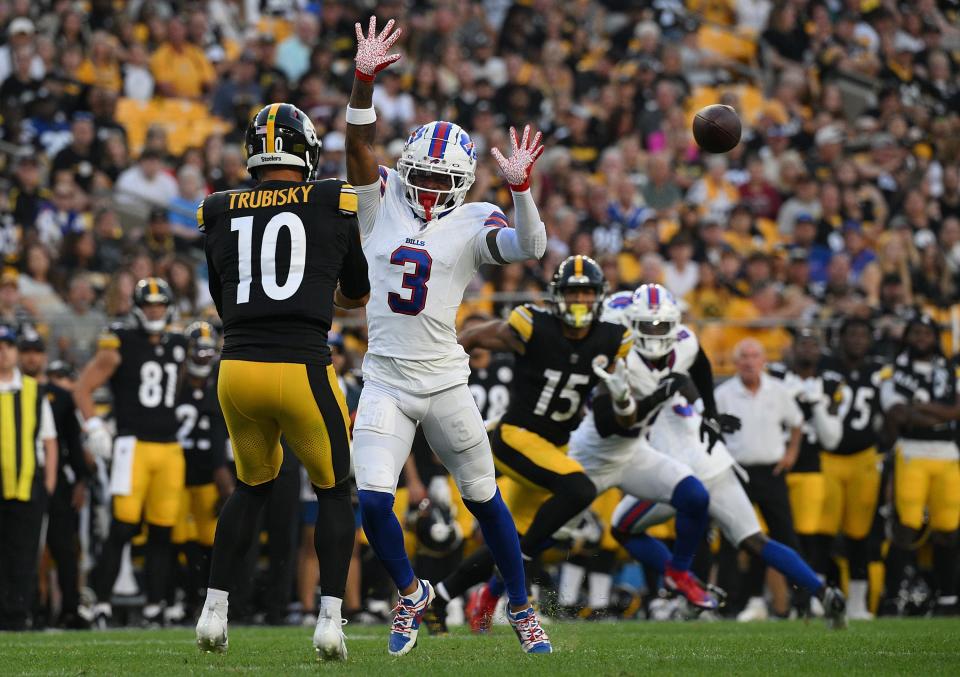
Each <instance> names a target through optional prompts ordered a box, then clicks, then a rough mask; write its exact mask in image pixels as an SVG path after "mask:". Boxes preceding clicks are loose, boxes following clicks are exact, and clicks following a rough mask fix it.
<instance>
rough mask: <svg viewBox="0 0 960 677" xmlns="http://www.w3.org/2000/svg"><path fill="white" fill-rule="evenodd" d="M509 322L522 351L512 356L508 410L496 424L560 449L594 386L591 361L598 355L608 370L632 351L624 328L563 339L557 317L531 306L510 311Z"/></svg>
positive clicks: (604, 325)
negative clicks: (610, 365) (537, 436)
mask: <svg viewBox="0 0 960 677" xmlns="http://www.w3.org/2000/svg"><path fill="white" fill-rule="evenodd" d="M508 321H509V324H510V326H511V327H512V328H513V330H514V332H515V333H516V334H517V336H519V337H520V340H521V341H523V343H524V345H525V346H526V350H525V351H524V353H523V354H522V355H517V358H516V366H515V367H514V386H513V392H512V394H511V397H510V406H509V407H508V408H507V413H506V414H504V415H503V418H502V419H501V422H502V423H505V424H508V425H514V426H517V427H518V428H524V429H525V430H529V431H530V432H533V433H536V434H537V435H539V436H540V437H542V438H544V439H545V440H547V441H549V442H551V443H552V444H555V445H557V446H563V445H565V444H566V443H567V441H568V440H569V438H570V433H571V432H572V431H573V430H574V429H575V428H576V427H577V425H578V424H579V423H580V419H581V418H582V411H583V405H584V404H586V401H587V396H588V395H589V394H590V391H591V389H592V388H593V387H594V386H595V385H596V384H597V381H598V380H599V379H598V378H597V375H596V374H594V373H593V359H594V358H595V357H597V356H598V355H603V356H605V357H606V358H607V364H613V362H614V360H616V359H619V358H625V357H626V356H627V354H628V353H629V352H630V348H631V346H632V345H633V337H632V334H631V332H630V330H629V329H626V328H625V327H624V326H623V325H620V324H613V323H612V322H602V321H598V322H594V323H593V326H592V327H591V328H590V332H589V333H588V334H587V335H586V336H585V337H584V338H582V339H580V340H578V341H574V340H571V339H568V338H566V337H565V336H564V335H563V323H562V321H561V320H560V319H559V318H558V317H556V316H555V315H553V314H552V313H549V312H546V311H544V310H541V309H539V308H537V307H536V306H533V305H524V306H520V307H518V308H515V309H514V310H513V312H512V313H511V314H510V319H509V320H508Z"/></svg>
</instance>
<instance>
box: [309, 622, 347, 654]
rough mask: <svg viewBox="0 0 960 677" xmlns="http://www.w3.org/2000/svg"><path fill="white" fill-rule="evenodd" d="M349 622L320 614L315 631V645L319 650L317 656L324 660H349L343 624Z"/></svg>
mask: <svg viewBox="0 0 960 677" xmlns="http://www.w3.org/2000/svg"><path fill="white" fill-rule="evenodd" d="M346 624H347V622H346V621H345V620H342V619H340V618H339V616H338V617H336V618H334V617H333V616H327V615H324V614H322V613H321V614H320V617H319V618H318V619H317V629H316V630H314V631H313V647H314V648H315V649H316V650H317V658H318V659H320V660H322V661H345V660H347V638H346V636H345V635H344V634H343V630H342V628H343V626H344V625H346Z"/></svg>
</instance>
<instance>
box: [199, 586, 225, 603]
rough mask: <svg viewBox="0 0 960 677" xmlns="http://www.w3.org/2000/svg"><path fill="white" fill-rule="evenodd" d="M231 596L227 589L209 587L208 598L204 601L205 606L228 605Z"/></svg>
mask: <svg viewBox="0 0 960 677" xmlns="http://www.w3.org/2000/svg"><path fill="white" fill-rule="evenodd" d="M229 596H230V593H229V592H227V591H226V590H217V589H216V588H207V599H206V601H205V602H204V603H203V605H204V606H219V605H221V604H222V605H223V606H227V597H229Z"/></svg>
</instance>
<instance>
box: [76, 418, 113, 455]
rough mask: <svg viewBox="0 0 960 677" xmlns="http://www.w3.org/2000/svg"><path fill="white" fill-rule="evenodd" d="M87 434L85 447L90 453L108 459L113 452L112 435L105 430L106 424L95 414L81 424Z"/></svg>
mask: <svg viewBox="0 0 960 677" xmlns="http://www.w3.org/2000/svg"><path fill="white" fill-rule="evenodd" d="M83 431H84V432H85V433H86V434H87V449H88V450H89V451H90V453H91V454H93V455H94V456H96V457H98V458H102V459H104V460H109V459H110V456H111V455H112V453H113V436H112V435H111V434H110V431H109V430H107V426H106V424H104V422H103V421H102V420H101V419H100V418H99V417H97V416H94V417H93V418H89V419H87V422H86V423H84V425H83Z"/></svg>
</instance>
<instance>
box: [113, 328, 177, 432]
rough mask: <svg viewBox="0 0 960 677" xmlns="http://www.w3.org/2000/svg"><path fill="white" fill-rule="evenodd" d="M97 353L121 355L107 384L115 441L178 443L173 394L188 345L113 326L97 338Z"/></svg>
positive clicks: (166, 335) (174, 336)
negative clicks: (106, 351) (108, 351)
mask: <svg viewBox="0 0 960 677" xmlns="http://www.w3.org/2000/svg"><path fill="white" fill-rule="evenodd" d="M99 347H100V348H110V349H115V350H118V351H119V352H120V366H118V367H117V370H116V371H115V372H114V373H113V376H112V377H111V379H110V390H111V392H112V394H113V414H114V417H115V418H116V421H117V435H120V436H124V435H133V436H134V437H136V438H137V439H138V440H143V441H145V442H174V441H176V439H177V415H176V413H175V410H176V406H177V391H178V389H179V384H180V378H181V372H182V367H183V362H184V359H185V358H186V355H187V339H186V337H185V336H183V335H182V334H178V333H174V332H164V333H163V334H160V335H159V336H151V335H150V334H147V333H146V332H144V331H142V330H141V329H138V328H132V327H125V326H119V325H114V326H112V327H110V329H108V330H107V331H106V332H104V333H103V334H101V336H100V340H99Z"/></svg>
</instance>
